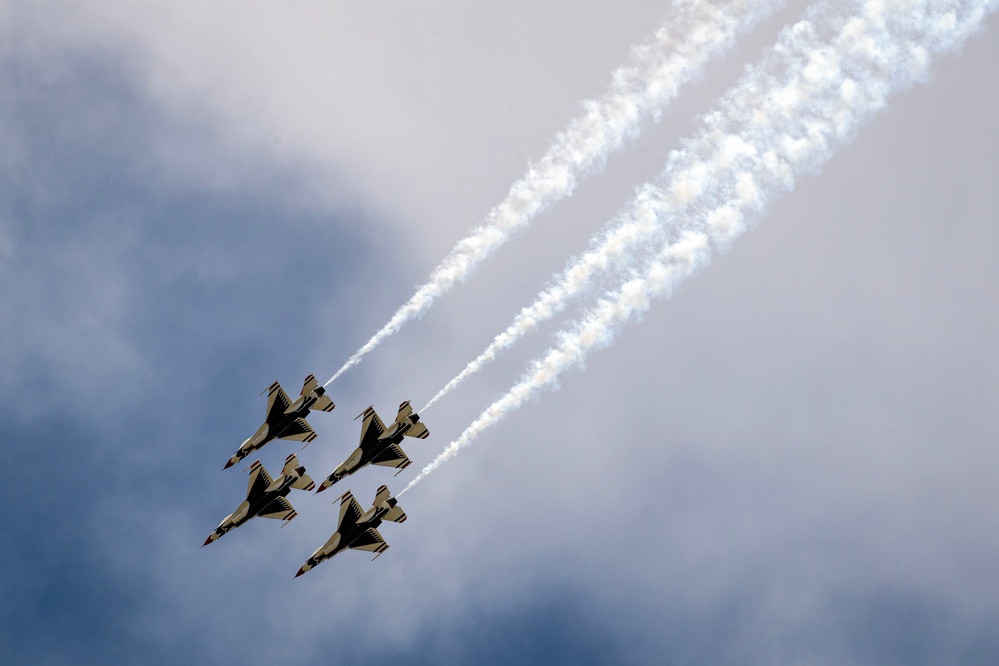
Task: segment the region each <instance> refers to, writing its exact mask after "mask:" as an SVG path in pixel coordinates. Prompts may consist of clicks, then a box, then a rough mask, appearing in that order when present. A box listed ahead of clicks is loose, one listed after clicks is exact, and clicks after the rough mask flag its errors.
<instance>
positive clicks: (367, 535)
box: [295, 486, 406, 578]
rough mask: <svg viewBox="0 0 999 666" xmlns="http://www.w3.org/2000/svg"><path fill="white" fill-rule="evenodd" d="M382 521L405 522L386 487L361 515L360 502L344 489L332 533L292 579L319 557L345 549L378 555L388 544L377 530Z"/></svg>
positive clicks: (325, 556)
mask: <svg viewBox="0 0 999 666" xmlns="http://www.w3.org/2000/svg"><path fill="white" fill-rule="evenodd" d="M383 520H391V521H393V522H396V523H403V522H406V513H405V512H404V511H403V510H402V507H401V506H399V503H398V501H397V500H396V499H395V498H394V497H392V495H391V493H389V489H388V486H382V487H381V488H379V489H378V493H377V494H376V495H375V501H374V503H373V504H372V505H371V508H370V509H368V510H367V511H365V512H364V514H363V515H362V514H361V505H360V504H358V503H357V500H356V499H354V495H353V494H352V493H351V492H350V491H349V490H348V491H347V492H345V493H344V494H343V495H342V496H341V497H340V522H339V523H337V526H336V532H334V533H333V536H331V537H330V538H329V541H327V542H326V543H325V544H323V546H322V547H320V548H318V549H317V550H316V552H314V553H312V557H310V558H309V559H307V560H306V561H305V564H303V565H302V568H301V569H299V570H298V573H297V574H295V578H298V577H299V576H301V575H302V574H304V573H305V572H306V571H309V570H310V569H312V568H313V567H315V566H316V565H318V564H319V563H320V562H322V561H323V560H328V559H329V558H331V557H333V556H334V555H336V554H337V553H339V552H341V551H344V550H347V549H348V548H353V549H355V550H368V551H371V552H372V553H376V555H375V557H374V558H373V559H377V558H378V556H379V555H381V554H382V553H384V552H385V551H386V550H388V544H387V543H385V539H383V538H382V535H381V534H379V533H378V526H379V525H381V524H382V521H383Z"/></svg>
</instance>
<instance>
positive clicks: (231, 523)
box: [203, 375, 430, 578]
mask: <svg viewBox="0 0 999 666" xmlns="http://www.w3.org/2000/svg"><path fill="white" fill-rule="evenodd" d="M266 393H267V414H266V417H265V419H264V422H263V424H262V425H261V426H260V427H259V428H257V431H256V432H255V433H254V434H253V435H252V436H251V437H248V438H247V439H246V440H245V441H244V442H243V444H242V445H241V446H240V447H239V449H238V450H237V451H236V453H234V454H233V455H232V457H231V458H229V460H228V462H226V464H225V467H223V468H222V469H223V470H225V469H228V468H230V467H232V466H233V465H235V464H236V463H238V462H239V461H241V460H243V459H244V458H246V457H248V456H249V455H250V454H252V453H253V452H255V451H259V450H260V449H261V448H263V447H264V446H265V445H267V444H269V443H270V442H272V441H274V440H275V439H285V440H291V441H297V442H303V443H304V446H303V447H302V448H303V449H304V448H305V446H308V445H309V444H310V443H311V442H312V441H313V440H315V439H316V436H317V435H316V431H315V430H313V429H312V426H311V425H309V422H308V421H307V420H306V417H307V416H308V415H309V413H310V412H311V411H313V410H315V411H323V412H331V411H333V409H334V407H335V405H334V404H333V400H331V399H330V397H329V396H328V395H326V390H325V389H324V388H323V387H322V386H319V383H318V382H317V381H316V377H315V375H309V376H308V377H306V378H305V384H304V385H303V386H302V392H301V394H300V395H299V397H298V398H296V399H295V400H294V401H292V400H291V399H290V398H289V397H288V394H287V393H285V391H284V389H282V388H281V385H280V384H279V383H278V382H274V383H273V384H271V385H270V386H269V387H268V388H267V390H266ZM261 395H262V394H261ZM357 418H363V421H361V439H360V442H359V443H358V446H357V448H356V449H355V450H354V452H353V453H351V454H350V455H349V456H348V457H347V459H346V460H344V461H343V462H342V463H341V464H340V465H338V466H337V467H336V469H334V470H333V472H332V473H331V474H330V475H329V476H328V477H326V479H325V480H324V481H323V482H322V484H321V485H320V486H319V487H318V488H317V489H316V492H317V493H320V492H322V491H324V490H326V489H327V488H329V487H330V486H332V485H333V484H334V483H336V482H337V481H340V480H341V479H343V478H344V477H346V476H350V475H351V474H354V473H356V472H357V471H358V470H360V469H362V468H364V467H367V466H368V465H382V466H385V467H392V468H394V469H396V470H397V471H396V474H398V473H399V472H401V471H402V470H404V469H406V468H407V467H409V465H410V464H411V463H412V461H411V460H410V459H409V457H408V456H407V455H406V452H405V451H403V449H402V446H401V443H402V441H403V439H404V438H405V437H415V438H417V439H426V438H427V436H429V435H430V431H429V430H427V427H426V426H425V425H423V423H422V422H421V421H420V416H419V414H417V413H416V412H414V411H413V408H412V407H411V406H410V404H409V401H408V400H407V401H405V402H403V403H402V404H401V405H399V412H398V414H396V417H395V421H394V422H393V423H392V424H391V425H390V426H389V427H388V428H386V427H385V424H384V423H383V422H382V420H381V418H379V416H378V414H377V413H376V412H375V410H374V407H368V408H367V409H365V410H364V411H363V412H361V414H359V415H358V416H357ZM355 420H357V419H355ZM248 470H249V472H250V480H249V484H248V485H247V489H246V499H244V500H243V501H242V503H240V505H239V506H238V507H236V510H235V511H233V512H232V513H231V514H229V515H228V516H226V517H225V518H224V519H223V520H222V522H221V523H219V526H218V527H216V528H215V530H214V531H213V532H212V533H211V534H209V535H208V538H207V539H206V540H205V543H204V545H205V546H207V545H208V544H210V543H212V542H214V541H217V540H218V539H219V538H221V537H222V535H224V534H226V533H227V532H230V531H231V530H234V529H236V528H237V527H239V526H240V525H243V524H244V523H246V522H248V521H249V520H251V519H253V518H256V517H258V516H259V517H261V518H275V519H277V520H281V521H284V522H285V524H288V522H290V521H291V520H292V519H294V518H295V517H296V516H297V515H298V512H297V511H296V510H295V508H294V507H293V506H292V505H291V502H289V501H288V495H289V493H290V492H291V490H292V489H293V488H294V489H296V490H303V491H310V490H312V489H313V488H316V484H315V482H314V481H313V480H312V477H310V476H309V474H308V473H307V472H306V471H305V467H304V466H303V465H302V464H301V463H300V462H299V460H298V455H297V454H295V453H292V454H291V455H289V456H288V457H287V459H286V460H285V464H284V467H283V468H282V469H281V474H280V475H279V476H278V477H277V478H276V479H272V478H271V475H270V474H268V473H267V470H266V469H265V468H264V466H263V465H262V464H261V463H260V461H259V460H255V461H253V463H252V464H251V465H250V466H249V468H248ZM339 501H340V519H339V521H338V522H337V527H336V531H335V532H334V533H333V535H332V536H331V537H330V538H329V539H328V540H327V541H326V543H325V544H323V545H322V546H320V547H319V548H318V549H316V551H315V552H314V553H312V556H311V557H309V559H308V560H306V561H305V564H303V565H302V568H301V569H299V570H298V573H297V574H295V577H296V578H297V577H298V576H301V575H302V574H304V573H305V572H307V571H309V570H311V569H312V568H314V567H315V566H316V565H318V564H319V563H320V562H323V561H325V560H328V559H329V558H331V557H333V556H334V555H336V554H337V553H340V552H342V551H344V550H348V549H354V550H366V551H370V552H373V553H375V558H376V559H377V558H378V556H379V555H381V554H382V553H384V552H385V551H386V550H387V549H388V544H387V543H385V539H383V538H382V535H381V534H380V533H379V532H378V527H379V525H381V523H382V521H383V520H388V521H392V522H396V523H401V522H403V521H405V520H406V513H405V512H404V511H403V510H402V507H400V506H399V503H398V501H397V500H396V498H395V497H393V496H392V494H391V493H390V492H389V489H388V486H384V485H383V486H381V487H380V488H379V489H378V492H377V494H376V495H375V501H374V503H373V504H372V505H371V508H370V509H368V510H367V511H365V512H362V511H361V505H360V504H358V502H357V500H356V499H354V495H353V494H352V493H351V491H349V490H348V491H347V492H345V493H344V494H343V495H341V496H340V500H339ZM282 527H283V525H282ZM203 547H204V546H203Z"/></svg>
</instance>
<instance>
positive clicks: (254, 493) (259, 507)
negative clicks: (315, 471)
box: [202, 453, 316, 548]
mask: <svg viewBox="0 0 999 666" xmlns="http://www.w3.org/2000/svg"><path fill="white" fill-rule="evenodd" d="M315 486H316V484H315V482H314V481H313V480H312V477H310V476H309V475H308V474H306V472H305V468H304V467H303V466H302V465H301V463H299V462H298V456H296V455H295V454H294V453H293V454H291V455H290V456H288V459H287V460H286V461H285V463H284V468H283V469H282V470H281V476H279V477H278V478H277V479H271V475H270V474H268V473H267V470H266V469H264V466H263V465H261V464H260V461H259V460H254V461H253V464H252V465H250V483H249V486H248V487H247V489H246V499H245V500H243V503H242V504H240V505H239V506H238V507H237V508H236V510H235V511H233V512H232V513H230V514H229V515H228V516H226V517H225V520H223V521H222V522H221V523H220V524H219V526H218V527H217V528H215V531H214V532H212V533H211V534H209V535H208V538H207V539H206V540H205V544H204V546H202V548H204V547H205V546H207V545H208V544H210V543H211V542H213V541H215V540H216V539H218V538H219V537H221V536H222V535H223V534H225V533H226V532H228V531H229V530H234V529H236V528H237V527H239V526H240V525H242V524H243V523H245V522H247V521H248V520H250V519H251V518H256V517H257V516H260V517H261V518H276V519H278V520H285V521H290V520H292V519H293V518H294V517H295V516H297V515H298V513H297V512H296V511H295V509H294V508H293V507H292V506H291V504H290V503H289V502H288V500H287V499H285V498H286V497H287V496H288V493H289V492H291V489H292V488H297V489H298V490H312V489H313V488H315ZM285 524H287V523H285Z"/></svg>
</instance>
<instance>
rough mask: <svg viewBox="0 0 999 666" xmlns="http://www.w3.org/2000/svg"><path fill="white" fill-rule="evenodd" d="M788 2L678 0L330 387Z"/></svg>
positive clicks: (567, 192) (570, 189)
mask: <svg viewBox="0 0 999 666" xmlns="http://www.w3.org/2000/svg"><path fill="white" fill-rule="evenodd" d="M785 1H786V0H701V1H691V0H677V1H676V2H675V3H674V6H673V11H672V12H671V15H670V17H669V18H668V20H667V21H666V23H665V24H664V25H663V27H661V28H660V29H659V30H658V31H657V32H656V34H655V35H654V37H653V39H652V41H651V42H649V43H647V44H643V45H641V46H638V47H635V48H633V49H632V51H631V53H630V54H629V59H628V62H627V64H625V65H623V66H621V67H619V68H618V69H617V70H615V72H614V73H613V76H612V83H611V88H610V90H609V91H608V92H607V94H606V95H604V96H603V97H602V98H601V99H600V100H597V101H588V102H586V103H584V104H583V109H584V112H583V115H581V116H580V117H578V118H576V119H574V120H573V121H572V122H571V123H570V124H569V126H568V127H567V128H566V129H565V130H564V131H563V132H561V133H559V134H558V135H557V136H556V137H555V141H554V142H553V143H552V145H551V147H549V149H548V152H547V153H545V155H544V156H543V157H542V158H541V160H540V161H539V162H538V163H537V164H536V165H534V166H532V167H531V168H530V169H529V170H528V172H527V173H526V174H524V176H522V177H521V178H520V179H519V180H518V181H516V182H515V183H514V184H513V185H512V186H511V187H510V191H509V193H508V194H507V196H506V198H505V199H503V201H502V202H500V203H499V204H498V205H497V206H495V207H494V208H493V209H492V210H491V211H489V215H488V216H487V217H486V220H485V223H484V224H482V226H480V227H477V228H476V229H474V230H473V231H472V233H471V234H470V235H469V236H467V237H466V238H464V239H463V240H461V241H460V242H459V243H458V244H457V245H456V246H455V247H454V249H452V250H451V252H450V254H448V256H447V257H445V258H444V260H443V261H442V262H441V263H440V264H439V265H438V266H437V268H435V269H434V270H433V272H432V273H431V274H430V279H429V280H428V281H427V282H426V283H425V284H424V285H423V286H421V287H420V288H419V289H417V291H416V293H415V294H413V296H412V297H411V298H410V299H409V301H407V302H406V303H405V304H404V305H403V306H402V307H400V308H399V309H398V310H397V311H396V312H395V314H394V315H392V318H391V319H390V320H389V321H388V323H387V324H385V325H384V326H383V327H382V328H381V330H379V331H378V332H377V333H375V335H374V336H372V338H371V339H370V340H368V342H366V343H365V344H364V346H362V347H361V348H360V349H358V350H357V351H356V352H354V354H353V356H351V357H350V358H349V359H348V360H347V362H346V363H344V365H343V367H341V368H340V369H339V370H337V372H336V374H334V375H333V376H332V377H330V379H329V381H327V382H326V384H324V386H329V385H330V384H331V383H332V382H333V381H335V380H336V379H337V378H338V377H339V376H340V375H342V374H343V373H344V372H346V371H347V370H348V369H350V368H351V367H353V366H355V365H357V364H358V363H359V362H360V361H361V359H362V358H363V357H364V356H365V355H366V354H368V353H369V352H370V351H372V350H373V349H375V347H377V346H378V345H380V344H381V343H382V342H384V341H385V340H386V339H388V338H389V337H391V336H392V335H394V334H395V333H396V332H397V331H399V329H400V328H402V326H403V325H404V324H405V323H406V322H408V321H410V320H412V319H414V318H417V317H419V316H421V315H422V314H423V313H424V312H426V310H427V309H428V308H429V307H430V306H431V305H432V304H433V303H434V301H436V300H437V298H438V297H439V296H441V295H443V294H445V293H446V292H447V291H449V290H450V289H451V287H453V286H454V285H455V284H456V283H458V282H462V281H464V280H465V279H467V278H468V276H469V275H471V274H472V271H473V270H474V269H475V267H476V266H477V265H478V264H479V262H481V261H482V260H483V259H485V258H486V257H488V256H489V255H490V254H492V252H493V251H495V250H496V249H497V248H499V247H500V246H501V245H503V244H504V243H505V242H506V241H507V240H508V239H509V238H510V236H511V235H513V233H514V232H516V231H518V230H519V229H521V228H523V227H525V226H527V225H528V224H529V223H530V222H531V220H532V219H534V217H536V216H537V215H538V214H539V213H541V212H542V211H543V210H545V209H546V208H547V207H549V206H551V205H552V204H554V203H556V202H557V201H559V200H561V199H563V198H565V197H567V196H569V195H571V194H572V192H573V190H574V189H575V187H576V181H577V178H578V177H580V176H584V175H587V174H588V173H590V172H592V171H595V170H597V169H599V168H601V167H602V166H603V164H604V162H605V161H606V159H607V157H608V155H610V154H611V153H612V152H614V151H615V150H618V149H619V148H621V147H622V146H623V145H624V143H625V142H626V141H627V140H628V139H632V138H634V137H635V136H637V134H638V133H639V130H640V127H641V124H642V122H643V121H645V120H646V119H647V118H649V117H650V116H652V117H653V118H655V119H657V120H658V116H659V114H660V113H661V112H662V110H663V109H664V108H665V106H666V105H667V104H668V103H669V101H670V100H672V99H673V98H674V97H676V95H677V93H678V92H679V88H680V86H681V85H682V84H684V83H686V82H687V81H690V80H691V79H692V78H694V77H695V76H697V75H698V74H699V73H700V72H701V71H703V69H704V66H705V65H706V64H707V62H708V61H709V60H710V59H711V58H713V57H716V56H717V55H719V54H721V53H722V52H724V51H725V50H726V49H728V48H730V47H731V45H732V43H733V42H734V40H735V38H736V37H737V36H738V35H740V34H742V33H745V32H748V31H749V30H751V29H752V28H753V27H755V26H756V25H757V24H758V23H759V22H760V21H762V20H763V19H765V18H766V17H767V16H769V15H770V14H772V13H773V12H774V11H776V10H777V9H778V8H779V7H781V6H783V5H784V3H785Z"/></svg>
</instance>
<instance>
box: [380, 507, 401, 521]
mask: <svg viewBox="0 0 999 666" xmlns="http://www.w3.org/2000/svg"><path fill="white" fill-rule="evenodd" d="M382 519H383V520H391V521H392V522H393V523H404V522H406V512H405V511H403V510H402V507H401V506H399V505H398V504H396V505H395V506H394V507H392V508H391V509H389V511H388V513H386V514H385V515H384V516H382Z"/></svg>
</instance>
